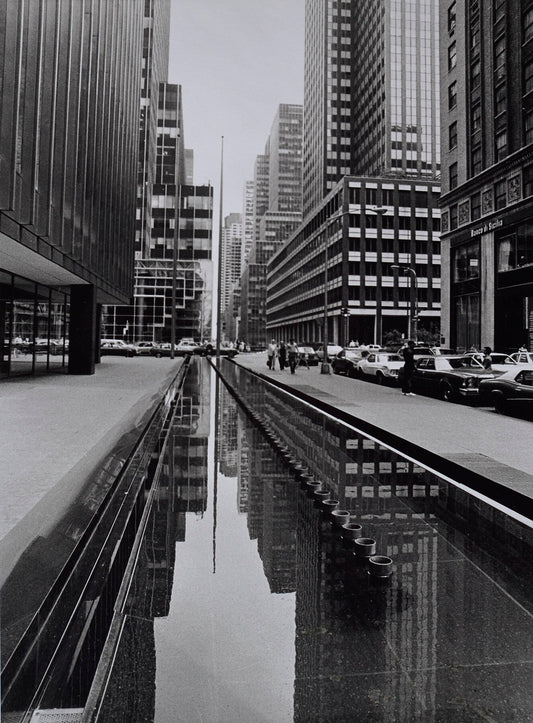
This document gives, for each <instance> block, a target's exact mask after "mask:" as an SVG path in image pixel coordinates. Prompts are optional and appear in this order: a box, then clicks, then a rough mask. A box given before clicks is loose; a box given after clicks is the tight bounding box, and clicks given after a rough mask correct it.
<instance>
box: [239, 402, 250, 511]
mask: <svg viewBox="0 0 533 723" xmlns="http://www.w3.org/2000/svg"><path fill="white" fill-rule="evenodd" d="M245 428H246V424H245V419H244V417H243V416H242V415H240V414H239V415H238V416H237V464H238V468H237V509H238V510H239V512H247V511H248V493H249V489H250V455H251V449H250V444H249V438H248V435H247V434H245Z"/></svg>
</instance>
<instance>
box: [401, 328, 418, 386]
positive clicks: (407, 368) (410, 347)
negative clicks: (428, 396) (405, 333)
mask: <svg viewBox="0 0 533 723" xmlns="http://www.w3.org/2000/svg"><path fill="white" fill-rule="evenodd" d="M414 350H415V343H414V341H413V340H412V339H409V341H408V342H407V346H406V347H405V349H404V350H403V359H404V365H403V368H402V372H403V374H402V394H403V395H404V396H407V397H414V396H416V395H415V394H413V392H412V391H411V385H412V379H413V372H414V370H415V351H414Z"/></svg>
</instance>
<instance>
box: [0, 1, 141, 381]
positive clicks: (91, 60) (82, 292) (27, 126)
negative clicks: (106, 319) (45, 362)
mask: <svg viewBox="0 0 533 723" xmlns="http://www.w3.org/2000/svg"><path fill="white" fill-rule="evenodd" d="M143 12H144V0H128V2H113V3H110V2H107V0H79V1H77V2H68V3H65V2H59V0H50V1H49V2H46V3H44V2H37V1H33V2H23V3H22V2H19V0H4V2H3V3H1V4H0V92H1V97H2V103H1V106H0V147H1V148H2V153H1V154H0V252H1V254H0V259H1V261H0V266H1V267H2V269H3V272H5V273H6V274H9V273H12V274H15V275H16V277H20V278H25V279H27V280H28V283H29V284H30V285H31V284H34V285H35V284H37V287H35V289H34V291H33V292H32V290H31V289H27V290H26V292H27V294H28V296H25V298H26V301H27V303H33V304H34V306H33V314H34V319H35V318H37V319H39V318H40V317H41V311H40V310H41V309H42V308H44V307H43V306H42V305H43V304H44V303H47V304H48V305H53V304H54V303H55V302H54V301H51V299H53V298H55V295H56V294H60V295H62V297H61V298H62V299H63V301H62V303H63V304H65V303H68V297H65V296H64V294H65V293H70V307H69V312H68V313H69V316H70V322H71V323H70V329H71V337H70V344H69V352H70V354H69V371H70V372H72V373H92V372H93V371H94V362H95V357H96V355H97V344H96V336H97V327H98V323H97V318H98V314H97V308H98V305H99V304H102V303H105V302H110V301H113V300H114V301H126V300H128V299H129V298H130V297H131V295H132V291H133V243H134V223H135V197H136V177H137V176H136V174H137V150H138V146H137V143H138V124H139V112H138V109H139V96H140V88H141V58H142V39H143ZM25 283H26V282H25ZM45 287H46V288H45ZM2 288H4V286H3V287H2ZM5 288H11V289H12V292H13V293H15V294H17V293H18V291H17V289H18V288H19V285H18V282H16V283H12V284H11V285H10V284H6V286H5ZM9 293H10V292H9V291H7V292H6V294H5V296H7V297H9ZM32 293H34V301H33V302H30V299H31V296H32ZM46 298H48V302H44V301H43V299H46ZM10 303H11V311H10V310H9V309H8V307H9V304H10ZM2 304H3V308H2V316H3V317H4V331H6V330H7V328H8V327H6V323H5V319H6V318H9V314H11V313H12V310H13V298H11V300H10V299H9V298H5V299H3V301H2ZM44 316H46V313H45V312H43V318H44ZM15 318H16V315H15ZM73 329H76V332H75V333H74V335H72V330H73ZM81 329H84V333H83V334H81V333H80V330H81ZM15 331H16V329H15V327H14V326H11V327H10V328H9V333H10V334H13V333H15ZM61 332H62V335H61V337H60V338H64V335H65V332H66V329H64V328H63V329H62V330H61ZM33 333H34V336H35V335H36V336H35V338H34V341H35V340H36V339H37V336H38V337H39V338H40V337H41V336H42V334H41V330H40V327H39V322H37V325H35V324H34V326H33ZM18 336H20V335H18V334H17V337H18ZM26 336H27V334H26ZM8 341H9V346H10V350H9V351H8V356H7V371H6V372H5V373H8V374H9V373H11V371H10V370H11V367H12V365H13V364H14V359H15V354H14V352H15V351H16V344H15V337H13V336H11V337H8ZM51 341H52V336H50V339H49V342H50V343H51ZM3 343H4V345H5V343H6V336H5V334H4V337H3ZM47 343H48V342H47ZM5 361H6V360H5V357H4V362H5ZM39 361H40V359H39ZM38 365H39V364H38V362H36V360H35V358H34V359H33V361H32V369H33V370H35V367H36V366H38Z"/></svg>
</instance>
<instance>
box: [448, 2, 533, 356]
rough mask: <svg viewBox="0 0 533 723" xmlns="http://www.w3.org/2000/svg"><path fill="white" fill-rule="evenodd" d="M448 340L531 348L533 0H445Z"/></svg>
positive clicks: (458, 343)
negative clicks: (506, 0)
mask: <svg viewBox="0 0 533 723" xmlns="http://www.w3.org/2000/svg"><path fill="white" fill-rule="evenodd" d="M440 27H441V38H442V43H441V57H440V61H441V78H442V81H441V106H442V139H443V145H444V154H443V169H444V170H443V183H442V185H443V197H442V231H443V242H442V258H443V319H442V330H443V335H444V337H445V339H446V344H447V345H453V346H454V347H458V348H465V349H469V348H470V347H471V346H476V347H478V348H480V347H481V346H485V345H489V346H491V347H493V348H496V349H498V351H511V350H513V351H516V349H517V348H518V347H519V346H521V345H526V346H527V347H528V348H529V349H530V350H531V349H533V151H532V144H533V92H532V91H533V3H532V2H531V1H525V0H521V1H517V2H513V3H506V2H504V1H503V0H487V2H480V1H479V0H469V1H468V2H467V1H466V0H447V1H446V2H442V3H441V24H440Z"/></svg>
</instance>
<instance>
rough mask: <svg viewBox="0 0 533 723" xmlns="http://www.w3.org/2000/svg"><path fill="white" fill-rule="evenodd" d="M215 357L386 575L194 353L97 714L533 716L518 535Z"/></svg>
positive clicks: (211, 720) (247, 718)
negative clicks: (346, 536) (389, 572)
mask: <svg viewBox="0 0 533 723" xmlns="http://www.w3.org/2000/svg"><path fill="white" fill-rule="evenodd" d="M223 371H224V375H225V376H226V378H227V381H228V382H229V383H230V385H231V386H233V387H234V388H235V389H237V390H238V392H239V394H240V395H241V398H242V399H244V400H245V401H246V405H247V406H248V408H249V409H254V410H255V411H257V412H260V413H261V414H264V415H265V417H266V418H268V419H270V421H271V422H272V423H273V424H274V425H275V427H276V428H277V429H278V430H279V432H280V434H281V436H282V437H283V438H284V439H285V440H286V442H287V443H288V444H289V446H290V447H291V449H292V450H294V451H295V453H296V455H297V456H298V457H299V458H300V459H301V460H302V461H304V462H305V464H306V465H308V466H309V467H310V468H311V470H312V472H313V473H314V474H315V476H317V477H318V478H319V479H321V480H323V481H325V482H326V483H327V484H328V486H329V488H330V489H331V492H332V495H334V496H336V497H337V498H338V499H339V500H340V501H341V506H342V507H343V508H345V509H348V510H349V511H350V512H351V514H352V518H353V520H354V521H358V522H360V523H361V524H362V525H363V534H364V535H365V536H369V537H372V538H374V539H376V540H377V552H378V554H382V555H389V556H390V557H392V558H393V560H394V573H393V576H392V578H391V579H390V581H389V582H388V583H387V582H386V583H381V582H376V581H373V580H372V578H370V576H369V575H368V573H367V568H366V565H365V564H364V563H360V562H357V561H356V560H354V559H353V555H352V553H351V550H350V549H348V548H347V547H346V546H345V545H343V543H342V541H341V538H340V536H339V535H338V534H337V533H336V532H335V530H334V529H332V527H331V524H330V522H329V521H328V520H327V519H325V517H324V515H323V513H321V511H320V510H319V509H318V508H317V507H315V505H314V503H313V500H312V499H311V498H309V497H308V496H307V494H306V492H305V491H304V490H302V489H300V487H299V484H298V482H297V481H296V480H295V479H294V476H293V475H292V474H291V472H290V470H289V468H288V467H287V466H285V464H284V463H283V462H282V461H281V459H280V457H279V456H278V455H277V454H276V453H275V451H274V449H273V447H272V446H271V445H270V444H269V443H268V442H267V440H266V438H265V437H264V435H263V433H262V431H261V430H260V428H259V427H258V426H257V425H256V424H255V423H253V422H252V420H251V418H250V417H249V415H248V414H246V412H245V411H243V408H242V407H241V405H240V404H238V403H237V401H236V400H235V398H234V397H233V396H232V394H230V393H229V391H228V389H227V388H226V387H225V386H224V385H222V384H219V382H217V381H216V378H215V375H214V372H213V370H212V369H211V368H210V367H209V366H208V364H207V362H206V361H205V360H200V359H195V360H193V366H192V369H191V371H190V372H189V376H188V379H187V382H186V386H185V390H184V396H183V398H182V400H181V402H180V409H179V410H178V414H177V416H176V422H175V425H174V430H173V435H172V440H171V444H170V446H169V448H168V450H167V456H166V459H165V465H164V471H163V475H162V478H161V480H160V486H159V491H158V496H157V499H156V502H155V504H154V507H153V510H152V515H151V519H150V523H149V526H148V531H147V535H146V539H145V542H144V549H143V554H142V555H141V556H140V559H139V564H138V567H137V570H136V573H135V578H134V581H133V585H132V589H131V593H130V596H129V600H128V605H127V612H128V615H127V620H126V625H125V628H124V631H123V636H122V640H121V645H120V647H119V651H118V654H117V657H116V661H115V665H114V670H113V675H112V677H111V682H110V685H109V687H108V691H107V695H106V700H105V704H104V718H103V720H109V721H114V720H117V721H118V720H123V721H151V720H154V721H157V723H167V722H168V723H171V722H172V723H176V722H177V721H186V722H187V723H193V722H194V721H203V722H204V723H206V722H207V723H225V722H228V723H229V722H233V723H237V722H240V721H243V722H246V723H248V722H250V723H256V722H263V721H264V722H265V723H267V722H269V723H270V722H272V723H282V722H284V721H293V720H294V721H309V722H314V721H323V722H329V721H332V722H333V721H335V723H338V722H340V723H342V721H350V722H357V723H359V722H360V723H367V722H369V721H387V722H391V721H424V722H425V721H452V720H453V721H520V722H521V723H522V722H523V721H527V720H533V685H532V683H533V618H532V611H533V595H532V590H531V582H530V581H531V565H530V564H529V562H525V561H524V560H525V559H526V560H530V559H531V555H530V549H531V548H530V547H529V545H530V543H531V539H530V532H529V530H528V529H526V528H523V527H521V525H519V523H517V522H515V521H512V520H508V519H505V518H504V517H503V516H502V515H501V513H497V512H494V511H492V510H487V509H484V508H482V507H481V506H480V503H479V502H473V501H471V500H470V499H469V498H468V496H466V495H464V494H463V493H461V492H460V491H458V490H457V489H456V488H454V487H453V486H451V485H449V484H447V483H445V482H443V481H442V480H438V479H437V478H436V477H434V476H432V475H431V474H430V473H428V472H427V471H425V470H424V469H422V468H421V467H418V466H417V465H415V464H414V463H412V462H410V461H408V460H405V459H402V458H401V457H399V456H398V455H397V454H396V453H393V452H391V451H389V450H387V449H384V448H381V447H379V446H378V445H376V444H375V443H374V442H373V441H371V440H369V439H366V438H364V437H361V436H359V435H357V434H356V433H355V432H354V431H353V430H350V429H348V428H347V427H345V426H344V425H341V424H339V423H337V422H335V421H334V420H331V419H326V418H325V417H323V415H321V414H320V413H318V412H316V411H314V410H309V409H308V408H306V407H304V406H303V405H302V404H300V403H299V402H295V400H289V399H287V397H286V396H284V394H283V393H282V392H280V391H278V390H275V389H270V388H269V387H268V386H267V385H265V384H264V383H263V382H261V381H260V380H258V379H257V378H255V377H253V375H250V374H248V373H246V372H244V371H242V370H239V369H238V368H236V367H235V366H234V365H232V364H231V363H229V362H225V364H224V366H223ZM217 395H218V398H217ZM526 554H529V557H524V556H525V555H526Z"/></svg>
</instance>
